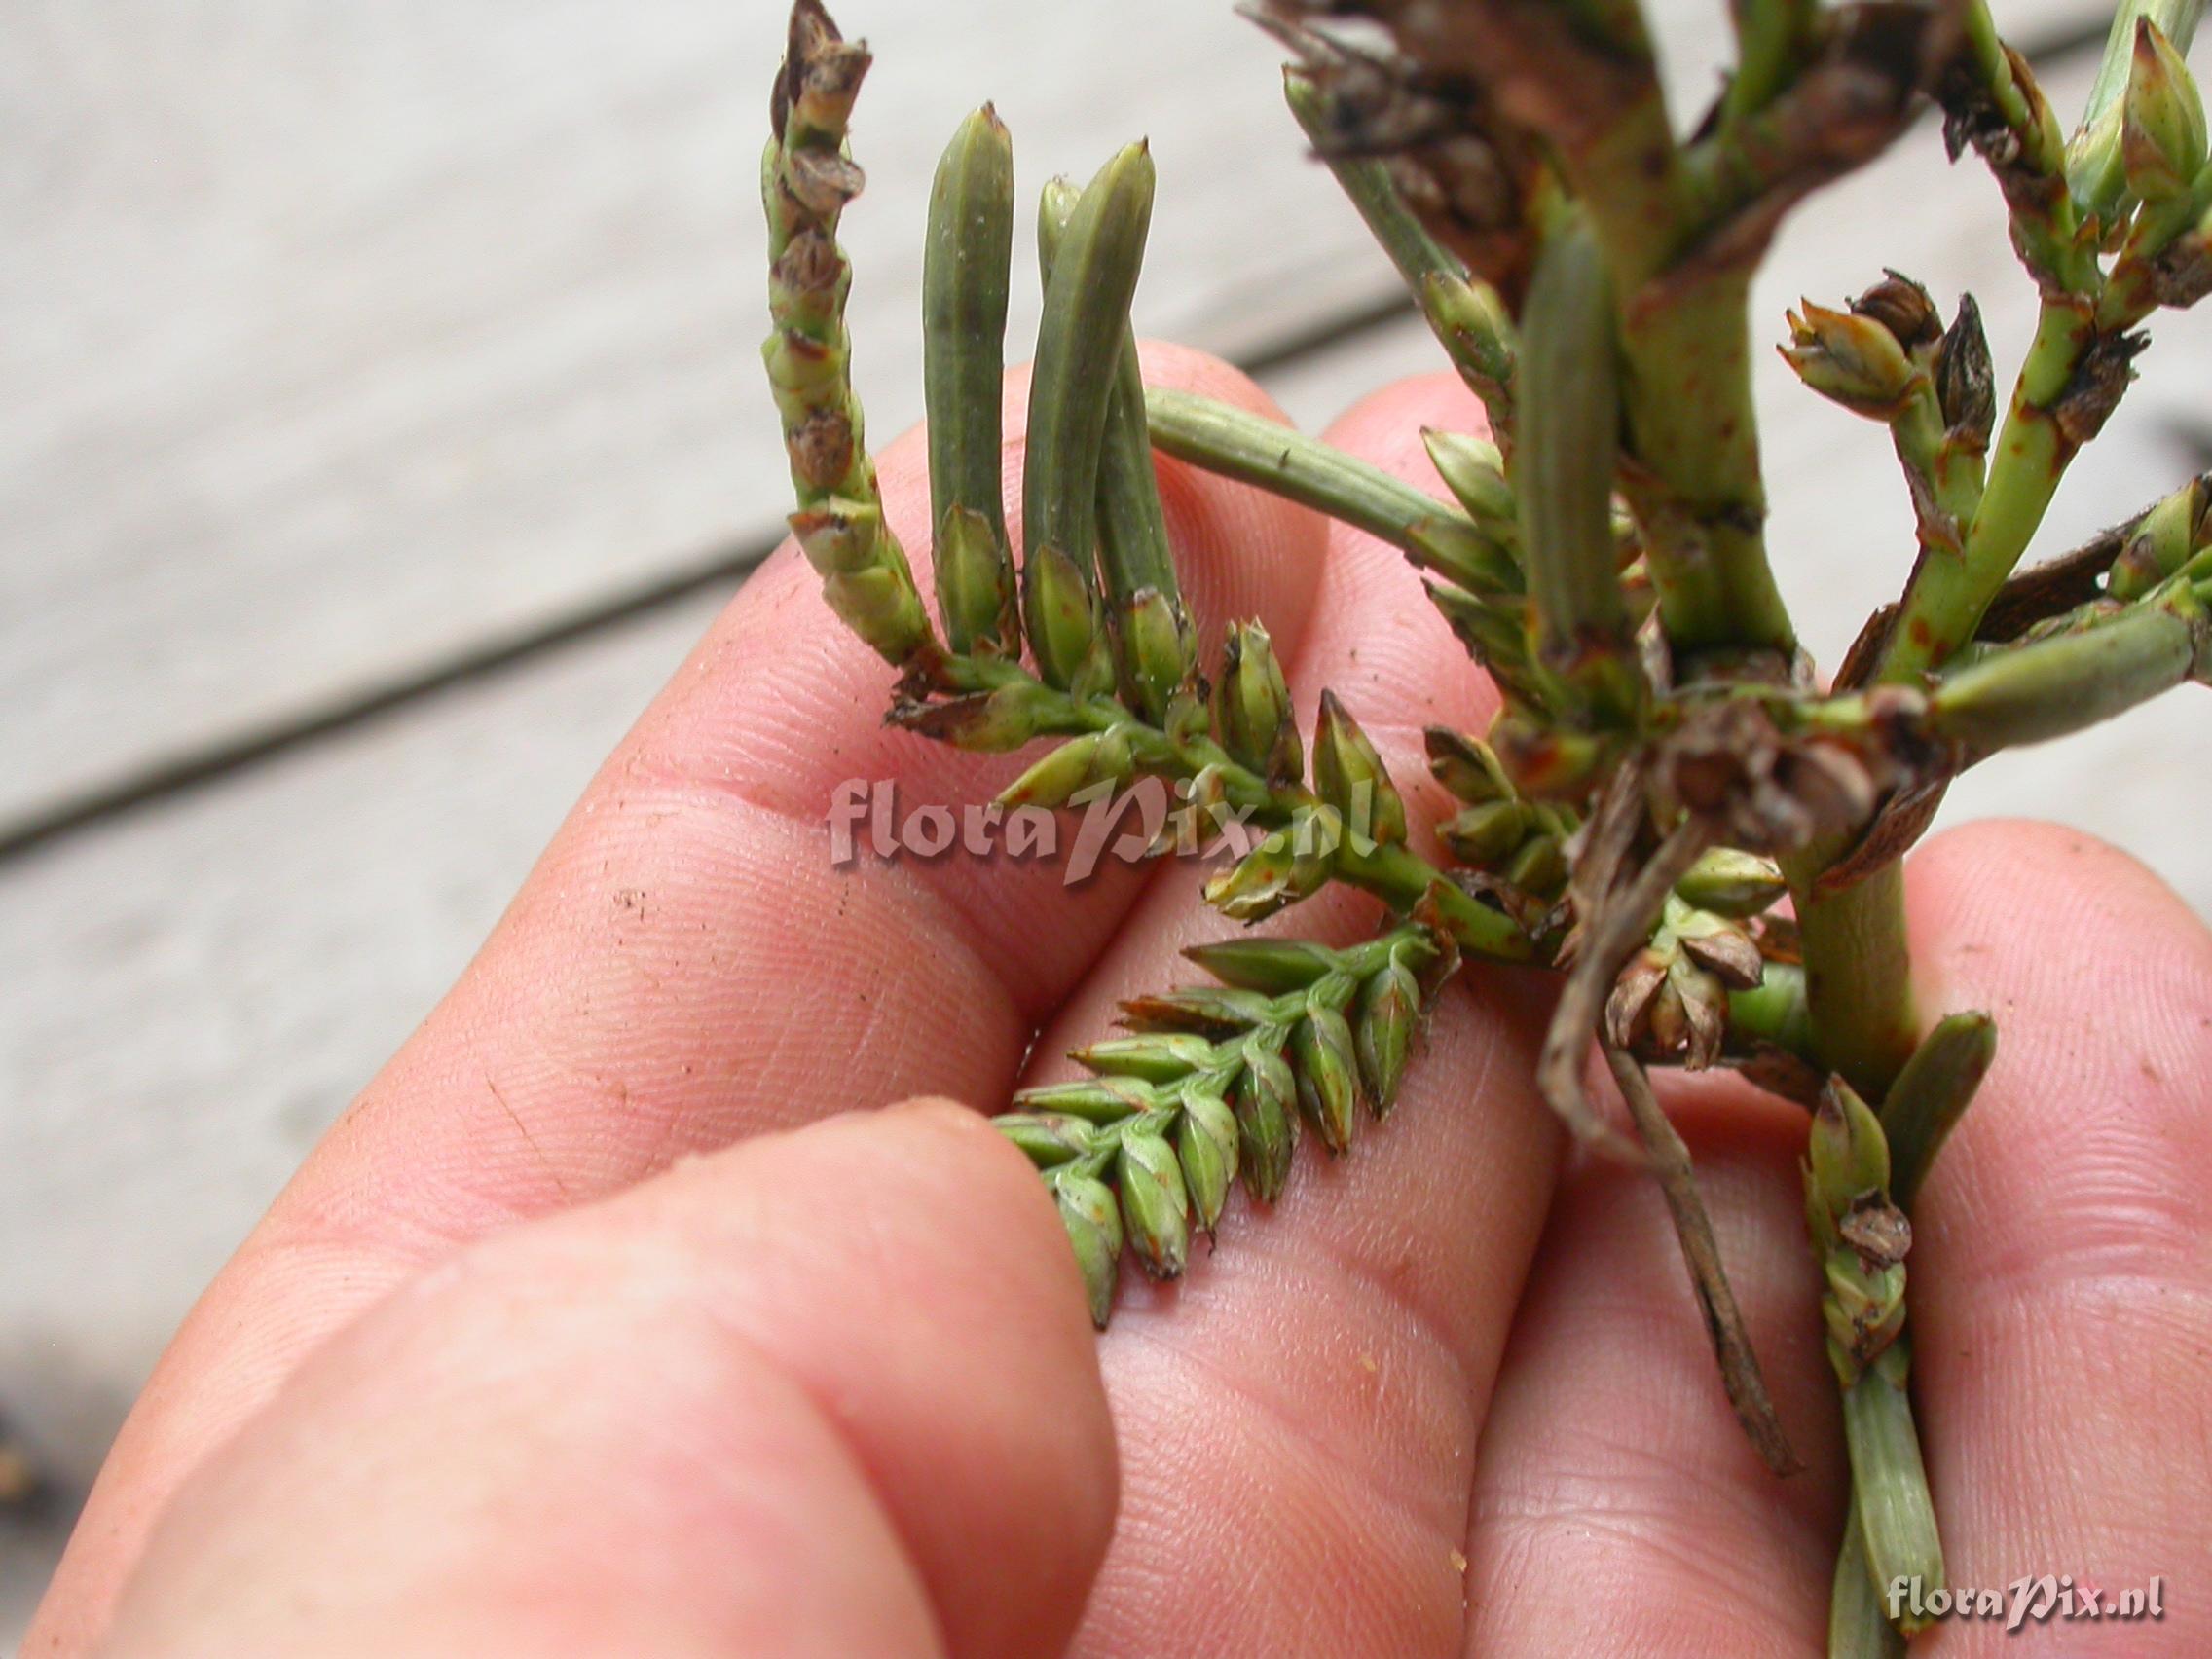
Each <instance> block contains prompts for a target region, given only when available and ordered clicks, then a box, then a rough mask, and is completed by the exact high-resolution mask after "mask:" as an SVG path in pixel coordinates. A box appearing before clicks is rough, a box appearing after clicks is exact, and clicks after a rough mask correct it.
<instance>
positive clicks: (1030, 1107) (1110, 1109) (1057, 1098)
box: [1014, 1077, 1153, 1124]
mask: <svg viewBox="0 0 2212 1659" xmlns="http://www.w3.org/2000/svg"><path fill="white" fill-rule="evenodd" d="M1152 1105H1153V1099H1152V1090H1151V1089H1150V1088H1148V1087H1146V1086H1145V1085H1144V1084H1142V1083H1140V1082H1138V1081H1137V1080H1136V1079H1134V1078H1123V1077H1081V1078H1071V1079H1069V1080H1068V1081H1067V1082H1065V1083H1040V1084H1032V1085H1031V1086H1030V1087H1029V1088H1019V1089H1016V1090H1014V1108H1015V1110H1017V1111H1021V1112H1051V1113H1059V1114H1062V1115H1064V1116H1067V1117H1070V1118H1081V1119H1082V1120H1083V1121H1084V1122H1085V1123H1087V1124H1118V1123H1120V1122H1121V1121H1122V1120H1123V1119H1124V1118H1129V1117H1134V1116H1135V1115H1136V1114H1138V1113H1140V1112H1149V1111H1150V1110H1152Z"/></svg>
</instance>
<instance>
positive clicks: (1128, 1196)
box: [1116, 1118, 1191, 1279]
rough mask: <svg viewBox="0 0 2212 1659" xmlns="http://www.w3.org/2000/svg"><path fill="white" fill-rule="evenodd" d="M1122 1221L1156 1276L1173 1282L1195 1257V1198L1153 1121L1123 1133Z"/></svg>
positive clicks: (1144, 1121) (1141, 1259)
mask: <svg viewBox="0 0 2212 1659" xmlns="http://www.w3.org/2000/svg"><path fill="white" fill-rule="evenodd" d="M1116 1167H1117V1171H1118V1179H1119V1180H1120V1182H1121V1187H1122V1219H1123V1221H1124V1223H1125V1224H1126V1225H1127V1229H1128V1239H1129V1244H1130V1246H1131V1247H1132V1248H1133V1249H1135V1251H1136V1253H1137V1261H1138V1263H1139V1265H1141V1266H1142V1267H1143V1269H1144V1271H1145V1272H1148V1273H1150V1274H1151V1275H1152V1276H1153V1277H1154V1278H1161V1279H1171V1278H1174V1277H1176V1276H1178V1275H1179V1274H1180V1273H1181V1272H1183V1265H1184V1263H1185V1262H1187V1261H1188V1260H1189V1259H1190V1254H1191V1197H1190V1193H1189V1191H1188V1190H1187V1189H1186V1188H1185V1187H1184V1185H1183V1166H1182V1163H1181V1162H1180V1161H1178V1160H1177V1158H1176V1157H1175V1150H1174V1148H1172V1147H1170V1146H1169V1145H1168V1144H1167V1138H1166V1136H1164V1135H1162V1134H1161V1132H1160V1127H1159V1125H1158V1123H1157V1121H1156V1120H1154V1119H1150V1118H1146V1119H1140V1120H1139V1121H1138V1122H1136V1123H1133V1124H1130V1125H1129V1126H1128V1127H1127V1128H1126V1129H1124V1130H1123V1131H1122V1156H1121V1158H1120V1159H1119V1161H1117V1166H1116Z"/></svg>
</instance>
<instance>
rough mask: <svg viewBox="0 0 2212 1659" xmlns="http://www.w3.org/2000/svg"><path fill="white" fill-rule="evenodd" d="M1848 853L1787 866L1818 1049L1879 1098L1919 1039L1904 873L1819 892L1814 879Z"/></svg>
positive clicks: (1896, 870) (1810, 852) (1830, 852)
mask: <svg viewBox="0 0 2212 1659" xmlns="http://www.w3.org/2000/svg"><path fill="white" fill-rule="evenodd" d="M1844 850H1845V849H1844V848H1843V847H1841V846H1837V845H1834V844H1833V843H1825V844H1816V845H1814V846H1812V847H1809V848H1807V849H1806V850H1805V851H1804V852H1802V853H1799V854H1796V855H1793V856H1792V857H1789V858H1786V859H1784V860H1783V861H1782V867H1783V873H1784V874H1786V875H1787V876H1788V877H1789V890H1790V893H1791V895H1792V897H1793V899H1794V901H1795V903H1796V907H1797V928H1798V933H1799V936H1800V938H1801V940H1802V941H1803V946H1804V952H1805V991H1806V1001H1807V1004H1808V1006H1809V1007H1810V1009H1811V1011H1812V1016H1813V1051H1814V1053H1815V1055H1816V1056H1817V1057H1818V1059H1819V1061H1820V1063H1821V1064H1822V1065H1823V1066H1825V1067H1826V1068H1827V1069H1828V1070H1830V1071H1838V1072H1841V1073H1842V1074H1843V1075H1844V1077H1845V1078H1846V1079H1847V1080H1848V1081H1849V1082H1850V1084H1851V1086H1852V1087H1853V1088H1856V1089H1858V1090H1859V1091H1860V1092H1861V1093H1862V1094H1864V1095H1866V1096H1867V1097H1868V1098H1869V1099H1876V1100H1878V1099H1880V1098H1881V1097H1882V1095H1883V1094H1884V1093H1885V1092H1886V1091H1887V1090H1888V1088H1889V1086H1890V1081H1891V1079H1893V1078H1894V1077H1896V1076H1897V1074H1898V1072H1899V1070H1900V1069H1901V1068H1902V1067H1903V1065H1904V1063H1905V1061H1906V1060H1907V1059H1909V1058H1910V1057H1911V1055H1912V1051H1913V1046H1914V1045H1915V1044H1916V1043H1917V1042H1918V1041H1919V1036H1920V1019H1919V1014H1918V1011H1917V1009H1916V1007H1915V1006H1914V1002H1913V995H1912V959H1911V956H1910V954H1909V953H1908V951H1907V950H1906V947H1905V923H1904V871H1903V866H1902V865H1901V864H1893V865H1889V866H1885V867H1884V868H1882V869H1879V870H1876V871H1875V872H1874V873H1873V874H1872V875H1870V876H1868V877H1867V878H1866V879H1865V880H1864V881H1862V882H1860V883H1858V884H1857V885H1856V886H1853V887H1847V888H1844V889H1843V890H1842V891H1841V892H1835V893H1822V892H1820V891H1819V890H1818V889H1817V888H1816V887H1815V885H1814V884H1815V882H1816V881H1817V880H1818V879H1819V877H1820V875H1821V874H1822V872H1823V871H1825V869H1826V868H1827V866H1829V865H1830V864H1831V863H1833V862H1834V860H1835V858H1836V857H1837V856H1838V855H1839V854H1840V853H1841V852H1843V851H1844Z"/></svg>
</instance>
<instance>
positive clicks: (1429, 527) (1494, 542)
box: [1405, 509, 1521, 596]
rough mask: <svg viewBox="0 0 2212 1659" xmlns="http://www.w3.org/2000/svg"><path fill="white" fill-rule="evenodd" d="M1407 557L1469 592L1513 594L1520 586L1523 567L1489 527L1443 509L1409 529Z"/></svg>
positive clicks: (1423, 569)
mask: <svg viewBox="0 0 2212 1659" xmlns="http://www.w3.org/2000/svg"><path fill="white" fill-rule="evenodd" d="M1405 548H1406V557H1407V558H1408V559H1410V560H1411V561H1412V562H1413V564H1414V567H1415V568H1416V569H1417V570H1422V571H1431V572H1433V573H1434V574H1436V575H1439V576H1442V577H1443V578H1444V579H1445V580H1446V581H1448V582H1451V583H1454V584H1455V585H1456V586H1458V587H1461V588H1465V589H1467V590H1468V591H1469V592H1470V593H1474V594H1480V595H1485V596H1488V595H1491V594H1495V593H1500V592H1505V593H1510V592H1512V591H1513V590H1514V589H1515V588H1516V587H1518V586H1519V585H1520V580H1521V572H1520V567H1519V566H1518V565H1517V564H1516V563H1515V561H1514V557H1513V555H1512V553H1510V552H1509V551H1508V550H1507V549H1506V547H1505V545H1504V544H1503V543H1502V542H1500V541H1499V540H1498V538H1497V535H1496V534H1495V533H1494V532H1493V530H1492V529H1491V528H1489V527H1487V526H1483V525H1477V524H1471V523H1469V522H1468V521H1467V520H1465V519H1463V518H1460V517H1459V516H1458V515H1457V514H1456V513H1447V512H1445V511H1443V510H1441V509H1439V510H1438V511H1437V513H1436V514H1435V515H1434V516H1433V517H1430V518H1423V519H1417V520H1416V521H1415V522H1414V523H1412V524H1410V525H1408V526H1407V527H1406V539H1405Z"/></svg>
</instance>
